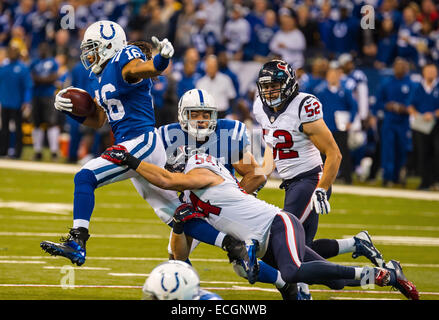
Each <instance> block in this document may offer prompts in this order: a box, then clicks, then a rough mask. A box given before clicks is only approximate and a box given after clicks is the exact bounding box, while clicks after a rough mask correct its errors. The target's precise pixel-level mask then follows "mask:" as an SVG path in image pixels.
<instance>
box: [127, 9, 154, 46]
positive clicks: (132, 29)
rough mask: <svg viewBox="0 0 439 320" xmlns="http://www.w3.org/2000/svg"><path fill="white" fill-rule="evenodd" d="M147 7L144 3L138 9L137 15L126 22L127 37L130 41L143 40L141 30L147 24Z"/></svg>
mask: <svg viewBox="0 0 439 320" xmlns="http://www.w3.org/2000/svg"><path fill="white" fill-rule="evenodd" d="M148 20H149V16H148V5H147V4H146V3H145V4H143V5H142V6H141V7H140V8H139V11H138V13H137V14H136V15H135V16H134V17H133V18H132V19H130V20H129V22H128V33H127V37H128V38H129V39H130V40H131V41H139V40H143V39H144V36H143V29H144V28H145V26H146V24H147V23H148Z"/></svg>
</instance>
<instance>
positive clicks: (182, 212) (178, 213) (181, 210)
mask: <svg viewBox="0 0 439 320" xmlns="http://www.w3.org/2000/svg"><path fill="white" fill-rule="evenodd" d="M203 217H205V215H204V214H203V213H202V212H199V211H197V210H195V208H194V207H193V206H192V205H191V204H190V203H183V204H181V205H179V206H178V207H177V209H175V212H174V218H173V219H174V223H180V222H186V221H188V220H191V219H194V218H203Z"/></svg>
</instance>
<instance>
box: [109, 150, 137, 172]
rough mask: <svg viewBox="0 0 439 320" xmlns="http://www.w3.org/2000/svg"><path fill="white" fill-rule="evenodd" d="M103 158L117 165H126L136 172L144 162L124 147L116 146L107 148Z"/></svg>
mask: <svg viewBox="0 0 439 320" xmlns="http://www.w3.org/2000/svg"><path fill="white" fill-rule="evenodd" d="M101 158H104V159H105V160H108V161H110V162H113V163H115V164H117V165H126V166H128V168H130V169H133V170H136V169H137V167H138V166H139V165H140V163H141V162H142V160H139V159H137V158H136V157H134V156H132V155H131V154H130V153H129V152H128V150H127V148H125V147H124V146H122V145H116V146H112V147H109V148H107V149H106V150H105V151H104V152H103V153H102V154H101Z"/></svg>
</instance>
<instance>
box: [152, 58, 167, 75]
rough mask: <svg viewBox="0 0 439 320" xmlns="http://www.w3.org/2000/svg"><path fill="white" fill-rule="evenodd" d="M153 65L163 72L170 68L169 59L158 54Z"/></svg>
mask: <svg viewBox="0 0 439 320" xmlns="http://www.w3.org/2000/svg"><path fill="white" fill-rule="evenodd" d="M152 63H153V64H154V68H155V69H156V70H157V71H163V70H165V69H166V68H167V67H168V65H169V59H167V58H163V57H162V56H161V55H160V54H157V55H155V56H154V59H153V60H152Z"/></svg>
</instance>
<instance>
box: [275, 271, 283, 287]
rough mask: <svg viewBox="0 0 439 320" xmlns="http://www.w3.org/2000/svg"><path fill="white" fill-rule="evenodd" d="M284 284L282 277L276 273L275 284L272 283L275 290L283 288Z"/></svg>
mask: <svg viewBox="0 0 439 320" xmlns="http://www.w3.org/2000/svg"><path fill="white" fill-rule="evenodd" d="M285 284H286V282H285V281H284V280H283V279H282V277H281V276H280V272H279V271H278V272H277V279H276V282H275V283H274V285H275V286H276V288H279V289H280V288H283V287H284V286H285Z"/></svg>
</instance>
